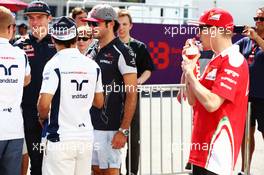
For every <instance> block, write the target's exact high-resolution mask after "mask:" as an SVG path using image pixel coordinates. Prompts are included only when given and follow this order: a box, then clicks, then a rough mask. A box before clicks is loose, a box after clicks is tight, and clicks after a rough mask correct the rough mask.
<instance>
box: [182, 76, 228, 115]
mask: <svg viewBox="0 0 264 175" xmlns="http://www.w3.org/2000/svg"><path fill="white" fill-rule="evenodd" d="M186 79H187V81H188V82H189V86H190V89H191V90H192V92H193V94H194V95H195V97H196V98H197V99H198V100H199V102H200V103H201V104H202V105H203V106H204V108H205V109H206V110H207V111H208V112H214V111H216V110H217V109H218V108H219V107H220V106H221V105H222V104H223V102H224V100H225V99H224V98H222V97H220V96H218V95H216V94H214V93H212V92H211V91H210V90H208V89H206V88H205V87H204V86H203V85H202V84H201V83H200V82H199V81H198V80H197V79H196V78H195V76H194V75H193V73H192V72H190V71H188V72H186Z"/></svg>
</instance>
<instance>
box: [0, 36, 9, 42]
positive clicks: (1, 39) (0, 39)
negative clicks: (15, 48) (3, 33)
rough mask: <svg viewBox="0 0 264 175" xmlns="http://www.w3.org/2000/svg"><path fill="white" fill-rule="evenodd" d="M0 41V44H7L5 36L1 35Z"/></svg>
mask: <svg viewBox="0 0 264 175" xmlns="http://www.w3.org/2000/svg"><path fill="white" fill-rule="evenodd" d="M0 43H1V44H7V43H9V40H8V39H6V38H2V37H0Z"/></svg>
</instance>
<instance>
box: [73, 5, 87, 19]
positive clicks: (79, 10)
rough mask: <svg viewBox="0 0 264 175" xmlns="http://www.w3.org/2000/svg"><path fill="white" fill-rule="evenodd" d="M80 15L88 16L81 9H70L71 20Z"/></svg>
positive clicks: (85, 11) (84, 10)
mask: <svg viewBox="0 0 264 175" xmlns="http://www.w3.org/2000/svg"><path fill="white" fill-rule="evenodd" d="M82 13H86V14H88V12H87V10H86V9H84V8H81V7H75V8H74V9H72V18H73V19H75V18H76V16H77V15H80V14H82Z"/></svg>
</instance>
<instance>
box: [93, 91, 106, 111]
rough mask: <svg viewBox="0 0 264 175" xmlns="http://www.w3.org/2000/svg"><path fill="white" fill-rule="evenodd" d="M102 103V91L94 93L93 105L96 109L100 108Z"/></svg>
mask: <svg viewBox="0 0 264 175" xmlns="http://www.w3.org/2000/svg"><path fill="white" fill-rule="evenodd" d="M103 105H104V95H103V93H102V92H99V93H95V94H94V100H93V106H95V107H96V108H98V109H101V108H102V107H103Z"/></svg>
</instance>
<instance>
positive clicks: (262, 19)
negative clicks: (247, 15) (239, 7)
mask: <svg viewBox="0 0 264 175" xmlns="http://www.w3.org/2000/svg"><path fill="white" fill-rule="evenodd" d="M253 19H254V21H255V22H257V21H261V22H263V21H264V17H253Z"/></svg>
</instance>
